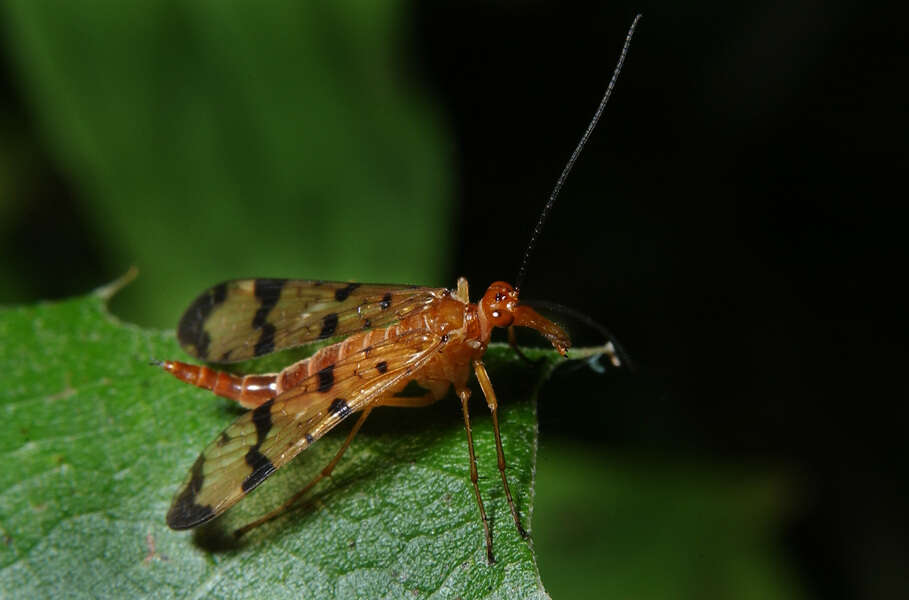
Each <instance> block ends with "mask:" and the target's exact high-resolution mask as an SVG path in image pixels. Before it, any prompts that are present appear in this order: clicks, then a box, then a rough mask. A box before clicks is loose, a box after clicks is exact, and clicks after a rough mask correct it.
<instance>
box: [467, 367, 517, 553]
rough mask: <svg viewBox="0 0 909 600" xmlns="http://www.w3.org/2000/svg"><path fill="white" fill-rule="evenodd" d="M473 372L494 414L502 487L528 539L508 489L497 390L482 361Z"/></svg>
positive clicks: (493, 424) (493, 423)
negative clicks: (494, 388)
mask: <svg viewBox="0 0 909 600" xmlns="http://www.w3.org/2000/svg"><path fill="white" fill-rule="evenodd" d="M473 370H474V373H476V374H477V381H479V382H480V388H481V389H482V390H483V395H484V396H486V404H488V405H489V412H491V413H492V430H493V432H494V433H495V436H496V454H497V455H498V459H499V473H501V475H502V485H503V486H504V487H505V498H507V499H508V508H510V509H511V516H512V517H514V524H515V526H516V527H517V528H518V533H520V534H521V537H523V538H525V539H526V538H527V532H526V531H525V530H524V527H523V526H522V525H521V517H519V516H518V509H517V508H515V506H514V500H512V498H511V490H510V489H509V488H508V478H507V477H505V452H504V451H503V450H502V436H501V434H500V433H499V414H498V413H499V402H498V400H496V393H495V390H493V389H492V381H490V379H489V373H487V372H486V366H485V365H484V364H483V361H481V360H475V361H473Z"/></svg>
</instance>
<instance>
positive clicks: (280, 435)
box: [167, 330, 446, 529]
mask: <svg viewBox="0 0 909 600" xmlns="http://www.w3.org/2000/svg"><path fill="white" fill-rule="evenodd" d="M445 343H446V340H445V339H443V338H440V337H438V336H435V335H433V334H430V333H428V332H426V331H423V330H419V331H410V332H407V333H405V334H404V335H401V336H396V337H390V338H388V339H386V340H384V341H382V342H380V343H378V344H374V345H373V346H372V347H370V348H367V349H364V350H361V351H359V352H354V353H352V354H350V355H348V356H345V357H344V358H342V359H340V360H338V361H336V362H335V363H334V364H328V365H327V366H325V367H323V368H322V369H321V370H319V371H318V372H316V373H315V374H313V375H312V376H310V377H308V378H306V379H304V380H303V381H301V382H300V384H299V385H298V386H297V387H294V388H292V389H290V390H287V391H286V392H284V393H282V394H281V395H279V396H278V397H277V398H274V399H272V400H269V401H268V402H266V403H264V404H262V405H261V406H259V407H258V408H256V409H254V410H251V411H249V412H248V413H246V414H245V415H243V416H241V417H240V418H239V419H237V420H236V421H234V423H233V424H231V425H230V426H229V427H228V428H227V429H225V430H224V431H223V432H222V433H221V435H219V436H218V438H217V439H215V440H214V441H213V442H212V443H211V444H209V445H208V447H207V448H206V449H205V450H204V451H203V452H202V454H201V455H200V456H199V458H198V459H196V462H195V463H194V464H193V467H192V469H191V470H190V472H189V474H188V475H187V477H186V479H185V480H184V482H183V484H182V485H181V486H180V489H179V490H178V491H177V494H176V495H175V496H174V500H173V503H172V504H171V507H170V510H169V511H168V513H167V524H168V525H169V526H170V527H171V528H172V529H188V528H190V527H195V526H196V525H199V524H201V523H204V522H206V521H208V520H210V519H213V518H214V517H216V516H218V515H219V514H221V513H222V512H224V511H225V510H227V509H228V508H230V507H231V506H232V505H234V504H235V503H236V502H238V501H239V500H240V499H242V498H243V497H244V496H245V495H246V494H247V493H248V492H249V491H251V490H252V489H253V488H255V487H256V486H258V485H259V484H260V483H262V482H263V481H264V480H265V479H266V478H267V477H268V476H269V475H271V474H272V473H273V472H274V471H275V470H276V469H278V468H279V467H281V466H282V465H283V464H285V463H287V462H288V461H289V460H291V459H292V458H293V457H295V456H296V455H297V454H299V453H300V452H301V451H302V450H304V449H306V448H308V447H309V446H310V445H311V444H312V443H313V442H315V441H316V440H317V439H319V438H320V437H322V436H323V435H324V434H325V433H327V432H328V431H329V430H331V429H332V428H333V427H335V426H336V425H337V424H338V423H340V422H341V421H343V420H344V419H345V418H346V417H347V416H349V415H350V414H351V413H354V412H357V411H358V410H361V409H363V408H365V407H366V406H368V405H369V404H371V403H373V402H375V401H376V400H377V399H379V398H381V397H382V396H384V395H387V394H390V393H393V392H395V391H398V389H399V388H400V387H401V386H403V385H404V384H405V383H406V382H407V380H408V379H409V378H411V377H413V376H414V374H415V373H416V372H417V371H418V370H419V369H420V368H421V367H422V366H423V365H424V364H426V362H427V361H429V360H430V359H431V358H432V357H433V356H434V355H435V353H436V352H438V351H439V350H441V348H442V347H443V346H444V345H445Z"/></svg>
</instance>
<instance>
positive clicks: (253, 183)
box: [0, 0, 451, 326]
mask: <svg viewBox="0 0 909 600" xmlns="http://www.w3.org/2000/svg"><path fill="white" fill-rule="evenodd" d="M0 10H2V12H3V21H4V23H5V25H6V29H5V32H4V33H5V34H6V38H7V43H8V45H9V50H10V51H11V55H12V57H13V59H14V63H15V69H16V72H17V73H18V75H19V77H20V78H21V79H20V83H21V86H22V89H23V90H24V92H25V94H26V95H27V98H28V101H29V113H30V114H31V116H32V117H33V118H34V119H35V120H36V121H37V124H38V126H39V127H40V130H41V134H42V136H43V138H44V142H45V143H46V145H47V147H48V148H49V149H50V151H51V153H52V156H53V160H54V161H55V163H56V165H57V167H58V169H59V170H60V171H61V172H62V173H63V176H64V177H65V178H66V179H67V180H68V182H69V184H70V185H72V186H73V188H74V189H75V190H76V194H77V198H76V200H75V203H76V206H77V212H78V213H79V214H78V217H79V218H80V219H82V220H83V221H84V222H85V223H86V229H87V232H86V233H87V234H88V235H92V236H96V237H97V241H95V242H94V244H93V245H94V246H95V247H96V248H97V249H98V254H100V255H101V256H100V260H101V261H102V262H103V265H104V266H105V270H106V272H105V274H106V276H107V277H106V278H107V279H111V278H113V277H114V276H115V275H118V274H120V273H122V272H124V271H125V270H126V268H127V267H129V266H130V265H131V264H135V265H136V266H138V267H139V269H140V271H141V273H142V275H141V277H140V278H139V280H138V281H137V283H136V284H135V285H134V286H131V287H130V288H129V289H128V290H126V291H125V292H124V294H123V295H122V297H121V298H118V299H117V300H116V304H115V310H116V311H117V312H118V313H119V314H122V315H124V316H126V317H127V318H130V319H132V320H135V321H137V322H140V323H143V324H153V325H157V326H172V324H173V323H175V322H176V319H177V318H178V316H179V311H180V310H181V309H182V307H184V306H185V305H186V304H187V303H188V302H189V301H190V300H192V298H193V297H194V296H195V295H196V294H197V293H199V292H200V291H201V290H202V289H204V288H205V287H207V286H208V285H210V284H213V283H215V282H216V281H217V280H221V279H227V278H234V277H240V276H279V277H282V276H283V277H291V276H296V277H310V278H321V279H340V280H347V279H351V280H361V281H362V280H373V281H375V280H378V281H404V282H420V283H427V284H429V283H431V284H440V283H442V282H441V281H440V278H439V273H440V272H441V271H442V265H444V264H445V260H446V257H447V255H448V252H449V250H448V246H449V240H450V228H449V227H448V222H449V219H450V216H451V215H450V201H451V193H450V189H451V186H450V182H449V176H448V174H447V171H446V168H445V160H444V155H443V152H442V151H441V148H442V147H443V145H444V144H443V139H444V137H443V133H442V132H441V129H440V127H439V124H438V122H437V119H436V118H435V117H434V116H433V115H432V114H431V110H430V108H429V105H428V104H427V103H426V102H425V101H424V99H423V98H422V96H421V94H420V92H419V90H418V89H417V88H416V86H415V85H414V84H413V83H412V81H411V80H410V79H408V77H407V74H406V73H405V72H402V67H401V65H402V64H403V61H402V60H401V59H400V57H399V56H397V54H396V52H397V50H398V47H399V43H398V39H399V36H400V29H401V27H402V23H401V5H400V3H398V2H391V3H389V2H380V3H373V2H340V3H302V4H301V3H297V2H268V3H261V4H260V3H245V2H241V3H225V2H218V1H209V2H185V3H184V2H165V1H158V2H140V3H127V4H123V3H121V2H115V1H113V0H110V1H103V0H102V1H99V2H94V3H92V4H91V5H86V4H83V3H63V2H59V3H58V2H52V3H36V2H30V1H22V2H9V3H5V4H4V6H3V7H2V9H0ZM7 152H9V147H8V146H7ZM0 183H2V180H0ZM9 191H11V190H10V189H9V188H7V190H6V192H7V193H6V194H4V195H6V196H7V200H6V201H5V202H4V204H12V203H16V202H33V201H35V200H34V199H32V198H28V197H16V198H12V199H10V198H9ZM17 191H19V192H22V191H23V190H22V189H21V188H20V189H19V190H17ZM57 209H58V203H57V202H56V201H54V200H53V199H51V200H50V201H49V202H47V204H46V206H45V212H46V213H53V212H54V211H55V210H57ZM4 212H6V213H7V214H11V213H13V212H14V211H13V209H12V208H10V207H9V206H7V207H6V208H4ZM45 218H47V219H48V220H51V219H52V218H53V217H52V216H51V215H47V216H46V217H45ZM39 226H40V225H39ZM62 242H65V240H59V239H53V238H44V239H40V242H39V243H40V244H41V245H42V246H51V247H53V248H56V253H57V264H58V265H59V264H60V263H61V262H63V263H65V262H67V261H71V262H78V259H79V258H80V257H73V256H71V254H72V252H73V248H72V247H67V245H66V244H65V243H62ZM21 250H22V251H25V252H28V248H21ZM82 258H84V259H85V260H92V259H94V258H95V257H93V256H85V257H82ZM22 270H23V271H24V273H22V276H23V277H37V278H40V277H42V276H43V274H41V273H29V272H28V270H27V269H22ZM97 283H99V282H93V284H97ZM21 287H24V286H19V285H16V284H11V285H9V286H8V289H10V290H15V289H17V288H21ZM9 299H10V298H7V300H9ZM12 299H17V298H15V297H13V298H12Z"/></svg>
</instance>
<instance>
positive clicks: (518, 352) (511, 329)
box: [508, 325, 543, 365]
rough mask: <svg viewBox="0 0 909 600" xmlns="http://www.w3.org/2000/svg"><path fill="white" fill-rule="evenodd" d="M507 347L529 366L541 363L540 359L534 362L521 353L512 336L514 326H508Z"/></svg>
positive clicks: (515, 339)
mask: <svg viewBox="0 0 909 600" xmlns="http://www.w3.org/2000/svg"><path fill="white" fill-rule="evenodd" d="M508 345H509V346H511V347H512V349H513V350H514V351H515V353H517V355H518V356H519V357H521V360H523V361H524V362H526V363H527V364H529V365H538V364H540V363H541V362H543V359H542V358H538V359H536V360H530V359H529V358H527V355H526V354H524V353H523V352H521V348H520V347H519V346H518V340H517V338H516V337H515V334H514V325H509V326H508Z"/></svg>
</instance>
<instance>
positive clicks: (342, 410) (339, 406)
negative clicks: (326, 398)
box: [328, 398, 350, 419]
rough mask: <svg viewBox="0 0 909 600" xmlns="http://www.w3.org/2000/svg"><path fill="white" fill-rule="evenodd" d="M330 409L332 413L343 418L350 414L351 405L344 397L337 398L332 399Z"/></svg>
mask: <svg viewBox="0 0 909 600" xmlns="http://www.w3.org/2000/svg"><path fill="white" fill-rule="evenodd" d="M328 410H329V412H331V414H333V415H336V416H338V417H340V418H342V419H343V418H344V417H346V416H347V415H349V414H350V406H349V405H348V404H347V401H346V400H344V398H335V399H334V400H332V401H331V404H330V405H329V406H328Z"/></svg>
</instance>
